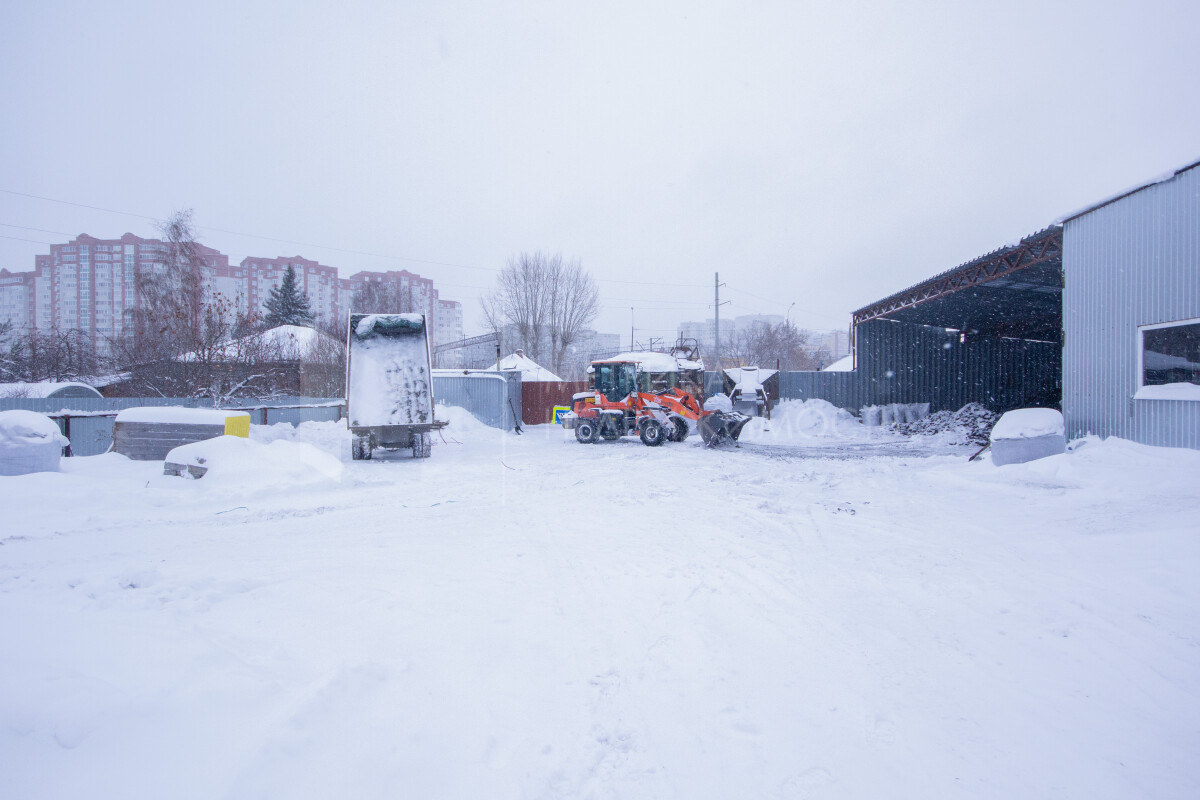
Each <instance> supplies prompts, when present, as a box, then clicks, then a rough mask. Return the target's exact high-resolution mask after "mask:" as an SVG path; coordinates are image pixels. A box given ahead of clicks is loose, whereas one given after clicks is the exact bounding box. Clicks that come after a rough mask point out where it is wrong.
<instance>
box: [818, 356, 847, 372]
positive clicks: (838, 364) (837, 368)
mask: <svg viewBox="0 0 1200 800" xmlns="http://www.w3.org/2000/svg"><path fill="white" fill-rule="evenodd" d="M853 371H854V356H842V357H841V358H839V359H838V360H837V361H834V362H833V363H832V364H830V365H829V366H827V367H825V369H823V370H821V372H853Z"/></svg>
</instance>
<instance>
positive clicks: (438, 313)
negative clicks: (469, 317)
mask: <svg viewBox="0 0 1200 800" xmlns="http://www.w3.org/2000/svg"><path fill="white" fill-rule="evenodd" d="M434 297H435V298H437V291H436V290H435V291H434ZM435 307H436V310H435V312H434V315H433V322H434V325H433V344H434V345H435V346H436V345H439V344H448V343H450V342H457V341H461V340H462V338H463V308H462V303H460V302H458V301H457V300H442V299H441V298H437V302H436V303H435Z"/></svg>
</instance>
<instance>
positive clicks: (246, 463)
mask: <svg viewBox="0 0 1200 800" xmlns="http://www.w3.org/2000/svg"><path fill="white" fill-rule="evenodd" d="M165 460H166V462H167V463H170V464H183V465H185V466H195V467H205V468H206V469H207V470H208V471H207V472H206V473H204V476H203V478H202V479H201V480H202V481H203V483H204V485H205V486H207V487H209V488H213V487H221V488H222V489H227V488H238V489H244V490H246V489H248V490H251V491H257V490H259V489H262V488H267V487H278V486H285V487H297V486H314V485H320V484H323V483H336V482H338V481H340V480H341V478H342V462H341V461H339V460H338V459H336V458H334V457H333V456H331V455H330V454H328V453H324V452H322V451H320V450H318V449H317V448H315V447H313V446H312V445H310V444H304V443H303V442H288V441H284V440H282V439H280V440H276V441H273V442H271V443H270V444H263V443H262V442H258V441H255V440H253V439H245V438H242V437H240V436H218V437H216V438H213V439H206V440H204V441H203V442H193V443H192V444H185V445H183V446H181V447H176V448H175V449H174V450H172V451H171V452H170V453H168V454H167V457H166V459H165ZM167 480H171V479H167ZM162 485H171V484H162Z"/></svg>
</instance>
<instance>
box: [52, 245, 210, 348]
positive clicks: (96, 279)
mask: <svg viewBox="0 0 1200 800" xmlns="http://www.w3.org/2000/svg"><path fill="white" fill-rule="evenodd" d="M167 254H168V246H167V244H166V243H164V242H161V241H158V240H157V239H143V238H141V237H140V236H134V235H133V234H132V233H127V234H125V235H124V236H122V237H121V238H120V239H97V238H96V237H94V236H88V235H87V234H86V233H83V234H80V235H79V236H77V237H75V238H74V239H73V240H71V241H70V242H68V243H66V244H52V245H50V253H49V254H48V255H39V256H36V257H35V259H34V271H33V273H32V275H33V318H32V319H31V320H30V321H29V323H28V324H29V325H31V326H33V327H37V328H38V329H39V330H50V329H52V328H57V329H59V330H81V331H83V332H84V333H86V334H88V336H89V337H91V339H92V340H93V341H94V342H97V343H98V344H100V345H103V344H104V343H105V342H107V341H108V340H110V339H113V338H115V337H118V336H120V335H122V334H123V333H124V332H125V330H126V327H127V325H128V323H129V319H128V315H129V312H131V311H132V310H133V309H135V308H136V307H137V305H138V298H137V294H136V291H135V287H134V276H135V275H136V273H137V272H138V271H145V270H150V271H158V270H163V269H165V268H166V259H167ZM198 254H199V256H200V258H201V259H202V261H203V264H204V271H205V278H206V279H207V278H209V277H210V276H213V275H216V274H217V273H219V272H220V271H222V270H228V268H229V256H227V255H225V254H224V253H221V252H219V251H217V250H214V249H212V248H211V247H205V246H203V245H198Z"/></svg>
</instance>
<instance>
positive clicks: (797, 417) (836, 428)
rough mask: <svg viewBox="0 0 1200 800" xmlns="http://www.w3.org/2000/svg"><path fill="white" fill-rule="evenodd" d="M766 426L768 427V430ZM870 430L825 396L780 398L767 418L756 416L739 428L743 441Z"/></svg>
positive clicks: (835, 435)
mask: <svg viewBox="0 0 1200 800" xmlns="http://www.w3.org/2000/svg"><path fill="white" fill-rule="evenodd" d="M768 429H769V430H768ZM870 434H871V432H870V431H869V430H868V429H867V427H866V426H864V425H863V424H862V423H861V422H859V421H858V420H857V419H856V418H855V417H854V415H853V414H851V413H850V412H849V411H847V410H846V409H844V408H838V407H837V406H835V405H834V404H833V403H830V402H829V401H828V400H817V399H813V400H784V401H783V402H782V403H780V404H779V405H777V406H775V408H773V409H772V410H771V420H770V422H769V423H768V421H767V420H766V419H764V418H762V417H756V418H754V419H752V420H750V421H749V422H748V423H746V427H745V428H743V429H742V435H741V439H740V441H743V442H771V441H776V442H785V441H796V440H798V439H813V438H843V439H846V438H851V439H857V438H864V437H867V436H870Z"/></svg>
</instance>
